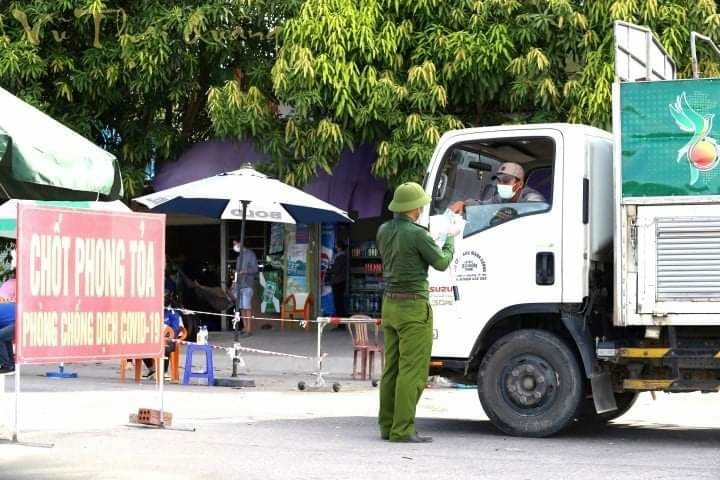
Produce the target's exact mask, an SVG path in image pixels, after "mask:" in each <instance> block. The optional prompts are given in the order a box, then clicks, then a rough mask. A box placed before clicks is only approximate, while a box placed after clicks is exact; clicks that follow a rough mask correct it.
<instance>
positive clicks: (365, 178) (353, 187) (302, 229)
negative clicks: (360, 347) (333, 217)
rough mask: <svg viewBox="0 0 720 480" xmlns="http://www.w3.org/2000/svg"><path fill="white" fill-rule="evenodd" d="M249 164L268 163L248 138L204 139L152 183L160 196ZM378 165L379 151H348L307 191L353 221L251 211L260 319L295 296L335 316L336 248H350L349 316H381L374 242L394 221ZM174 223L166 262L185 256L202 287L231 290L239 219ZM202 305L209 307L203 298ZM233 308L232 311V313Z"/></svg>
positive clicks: (178, 218) (215, 324) (249, 241)
mask: <svg viewBox="0 0 720 480" xmlns="http://www.w3.org/2000/svg"><path fill="white" fill-rule="evenodd" d="M248 160H250V161H251V162H255V163H259V162H262V161H265V160H266V157H265V156H264V155H263V154H261V153H259V152H258V151H257V150H255V148H254V144H253V143H252V141H250V140H247V141H244V142H239V143H238V142H225V141H219V140H212V141H209V142H204V143H202V144H198V145H196V146H194V147H192V148H191V149H190V150H189V151H188V152H186V154H184V155H183V156H181V157H180V159H178V160H177V161H176V162H173V163H170V164H167V165H165V166H163V167H161V169H160V170H159V171H158V173H157V176H156V179H155V181H154V184H153V186H154V188H155V190H156V191H157V190H161V189H167V188H170V187H174V186H176V185H179V184H181V183H186V182H189V181H193V180H197V179H200V178H205V177H208V176H211V175H213V174H217V173H219V172H222V171H228V170H233V169H236V168H239V167H240V166H241V164H242V163H244V162H247V161H248ZM374 160H375V153H374V150H373V149H372V148H371V147H369V146H361V147H359V148H357V149H355V151H353V152H349V151H346V152H344V153H343V155H342V156H341V158H340V161H339V162H338V164H337V165H336V167H335V169H334V170H333V173H332V175H327V174H325V173H321V174H320V175H318V177H317V178H316V179H314V180H313V181H312V182H311V183H310V184H308V185H307V186H306V188H305V189H304V190H305V192H307V193H310V194H312V195H313V196H315V197H317V198H319V199H321V200H324V201H326V202H328V203H330V204H332V205H334V206H336V207H338V208H340V209H342V210H345V211H347V212H349V213H350V215H351V217H352V218H353V220H355V221H354V223H353V224H349V225H348V224H322V225H303V224H287V223H281V222H273V221H272V220H273V218H272V215H273V212H271V211H262V210H257V211H255V210H253V211H249V212H248V216H247V218H248V222H247V224H246V225H247V226H246V246H247V247H248V248H250V249H251V250H252V251H253V252H254V253H255V255H256V256H257V258H258V264H259V267H260V272H259V274H258V276H257V282H256V285H255V289H254V291H255V294H254V301H253V313H254V315H255V316H258V317H270V318H272V317H279V315H280V309H281V308H282V305H283V303H284V302H285V301H286V300H287V299H288V298H289V297H290V296H291V295H292V296H293V297H294V300H295V304H296V307H297V308H302V306H303V305H304V304H305V302H307V301H309V302H310V303H312V306H313V310H314V315H320V314H324V315H335V314H337V313H338V312H337V310H338V309H336V306H335V299H334V298H333V294H332V287H331V284H330V281H331V279H330V278H329V276H328V270H329V268H330V267H331V266H332V264H333V262H335V261H336V260H335V250H336V246H337V244H338V243H342V244H345V245H347V247H348V248H347V252H346V253H347V254H346V255H345V256H344V257H340V258H341V259H342V261H345V262H347V264H346V268H345V269H343V270H344V272H345V275H346V276H347V278H346V280H345V282H343V283H344V285H345V292H344V295H343V296H344V300H345V302H344V305H343V307H341V309H340V310H341V311H342V313H344V314H347V315H352V314H367V315H371V316H375V315H377V314H378V313H379V312H380V309H381V305H382V291H383V290H382V267H381V262H380V258H379V255H378V252H377V248H376V247H375V244H374V241H375V234H376V232H377V228H378V227H379V226H380V224H381V223H382V222H383V221H384V220H386V219H387V218H389V215H388V214H387V203H388V201H389V196H388V191H387V185H386V183H385V182H384V181H382V180H379V179H377V178H375V177H373V176H372V175H371V173H370V171H371V166H372V163H373V162H374ZM168 224H169V227H168V234H167V238H168V240H167V244H168V257H169V258H170V259H171V260H172V259H175V258H181V259H184V260H185V264H186V265H187V271H188V275H189V276H190V277H192V279H193V280H195V279H196V278H197V279H198V281H199V282H200V283H201V284H202V285H206V286H208V287H216V288H218V289H220V290H222V291H224V292H228V293H230V292H232V284H233V279H234V277H235V261H236V255H237V254H236V253H235V252H234V251H233V249H232V247H233V242H232V240H233V239H234V238H238V237H239V236H240V224H241V222H240V221H239V217H238V218H237V219H232V220H221V221H213V222H209V221H207V220H199V217H192V216H187V215H170V216H169V218H168ZM214 279H215V280H214ZM199 302H200V303H203V302H202V299H200V300H199ZM205 303H207V302H205ZM204 306H206V307H207V308H211V307H212V306H211V305H204ZM231 311H232V308H230V309H227V310H226V313H230V312H231ZM204 320H205V319H204ZM205 323H207V324H208V325H209V326H210V328H211V329H227V328H229V325H230V322H229V321H227V322H221V321H220V320H219V319H218V317H206V321H205ZM259 325H262V322H260V324H259Z"/></svg>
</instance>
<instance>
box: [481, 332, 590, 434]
mask: <svg viewBox="0 0 720 480" xmlns="http://www.w3.org/2000/svg"><path fill="white" fill-rule="evenodd" d="M584 383H585V381H584V378H583V374H582V371H581V370H580V366H579V365H578V361H577V359H576V357H575V355H574V353H573V351H572V350H571V349H570V347H568V345H567V344H566V343H565V342H564V341H563V340H561V339H560V338H559V337H558V336H557V335H554V334H553V333H550V332H546V331H544V330H530V329H528V330H520V331H517V332H513V333H510V334H508V335H506V336H504V337H502V338H501V339H500V340H498V341H497V342H495V343H494V344H493V346H492V347H491V348H490V351H488V353H487V355H486V356H485V358H484V360H483V362H482V365H481V366H480V371H479V373H478V394H479V396H480V403H481V404H482V406H483V409H484V410H485V413H487V416H488V417H489V418H490V420H491V421H492V422H493V424H494V425H495V426H496V427H497V428H499V429H500V430H502V431H503V432H505V433H507V434H509V435H518V436H528V437H546V436H549V435H553V434H555V433H557V432H559V431H560V430H562V429H563V428H565V427H566V426H568V425H569V424H570V423H571V422H572V421H573V420H574V419H575V417H576V415H577V411H578V408H579V406H580V403H581V401H582V396H583V392H584V388H583V387H584Z"/></svg>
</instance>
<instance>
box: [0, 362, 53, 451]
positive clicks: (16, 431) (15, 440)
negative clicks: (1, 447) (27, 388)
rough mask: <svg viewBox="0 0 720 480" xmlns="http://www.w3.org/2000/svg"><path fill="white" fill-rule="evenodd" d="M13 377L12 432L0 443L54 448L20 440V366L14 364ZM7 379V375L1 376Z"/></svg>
mask: <svg viewBox="0 0 720 480" xmlns="http://www.w3.org/2000/svg"><path fill="white" fill-rule="evenodd" d="M12 375H14V376H15V412H14V413H15V416H14V419H13V430H12V436H11V437H10V439H9V440H8V439H2V440H0V443H10V444H14V445H22V446H24V447H38V448H52V447H54V446H55V444H53V443H41V442H25V441H21V440H20V438H19V437H20V364H18V363H16V364H15V372H14V373H13V374H12ZM2 376H3V377H7V376H8V375H7V374H5V375H2ZM4 386H5V380H4V378H3V389H4Z"/></svg>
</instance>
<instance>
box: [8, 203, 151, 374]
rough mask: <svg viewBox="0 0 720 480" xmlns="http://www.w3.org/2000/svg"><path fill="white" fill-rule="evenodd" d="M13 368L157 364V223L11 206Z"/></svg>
mask: <svg viewBox="0 0 720 480" xmlns="http://www.w3.org/2000/svg"><path fill="white" fill-rule="evenodd" d="M17 225H18V228H17V253H18V262H17V280H18V289H17V302H18V304H17V320H16V325H15V331H16V338H17V345H16V348H17V361H18V363H22V364H28V363H56V362H70V361H85V360H108V359H115V358H123V357H127V358H140V357H158V356H160V355H161V351H162V350H163V341H162V338H161V336H162V328H163V317H162V316H163V310H162V309H163V288H164V286H163V278H164V273H163V272H164V268H165V216H164V215H150V214H139V213H132V214H130V213H109V212H93V211H84V210H70V209H64V208H51V207H38V206H32V205H19V206H18V223H17Z"/></svg>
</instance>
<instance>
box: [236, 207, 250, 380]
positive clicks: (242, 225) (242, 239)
mask: <svg viewBox="0 0 720 480" xmlns="http://www.w3.org/2000/svg"><path fill="white" fill-rule="evenodd" d="M240 203H242V222H241V223H240V245H241V246H242V248H241V249H240V252H239V253H238V256H239V260H238V265H240V268H241V269H242V268H243V253H244V251H245V221H246V215H247V207H248V204H249V203H250V202H249V201H248V200H241V201H240ZM236 275H237V276H238V287H237V291H236V292H235V299H236V301H235V306H236V308H237V305H238V304H239V303H240V287H239V284H240V272H236ZM240 315H242V311H241V312H240ZM248 321H249V320H248V319H244V320H243V324H244V325H245V326H246V328H247V322H248ZM233 330H234V333H233V339H234V342H235V347H237V344H238V342H239V340H240V336H239V335H240V332H239V331H238V322H234V325H233ZM239 363H240V352H239V351H238V350H237V348H235V354H234V355H233V362H232V376H233V377H237V368H238V364H239Z"/></svg>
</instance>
